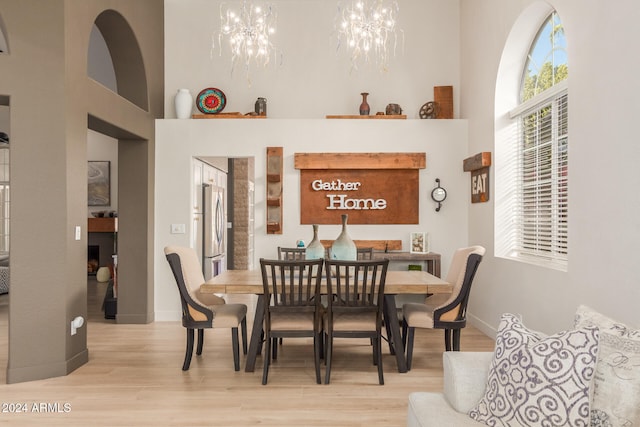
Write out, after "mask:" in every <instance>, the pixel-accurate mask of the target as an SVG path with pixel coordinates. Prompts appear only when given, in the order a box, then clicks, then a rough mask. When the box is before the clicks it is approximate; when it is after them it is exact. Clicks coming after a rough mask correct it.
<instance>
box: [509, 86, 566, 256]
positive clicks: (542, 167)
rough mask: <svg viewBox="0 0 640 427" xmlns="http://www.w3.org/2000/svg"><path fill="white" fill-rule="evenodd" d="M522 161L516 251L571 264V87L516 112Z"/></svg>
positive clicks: (521, 254) (516, 216)
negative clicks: (569, 216) (569, 93)
mask: <svg viewBox="0 0 640 427" xmlns="http://www.w3.org/2000/svg"><path fill="white" fill-rule="evenodd" d="M514 120H516V121H517V123H518V127H519V129H518V132H517V133H516V135H517V136H518V139H519V140H518V141H514V143H517V144H519V148H520V149H519V150H518V152H519V155H520V158H519V161H518V165H519V167H518V171H517V174H516V176H517V178H516V179H517V182H518V185H517V192H518V197H516V198H515V200H516V204H515V209H514V210H515V212H514V214H515V215H514V225H515V227H516V230H515V237H516V239H515V242H514V243H515V247H514V248H512V254H513V255H515V256H518V257H533V258H538V259H540V261H544V260H546V261H551V262H557V263H560V264H566V262H567V258H568V247H567V246H568V245H567V242H568V208H569V206H568V159H569V157H568V156H569V153H568V148H569V145H568V142H569V134H568V98H567V93H566V90H564V91H561V92H559V93H557V94H556V95H555V96H554V97H552V98H551V99H550V100H544V102H542V103H539V104H537V105H534V106H533V107H532V108H530V109H528V110H525V111H521V112H519V114H516V115H515V117H514Z"/></svg>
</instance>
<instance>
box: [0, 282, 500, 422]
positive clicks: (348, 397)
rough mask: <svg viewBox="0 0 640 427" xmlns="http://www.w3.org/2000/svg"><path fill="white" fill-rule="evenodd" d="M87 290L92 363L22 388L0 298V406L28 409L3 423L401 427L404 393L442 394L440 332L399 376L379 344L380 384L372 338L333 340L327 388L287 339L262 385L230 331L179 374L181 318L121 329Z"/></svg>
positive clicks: (475, 344) (302, 348)
mask: <svg viewBox="0 0 640 427" xmlns="http://www.w3.org/2000/svg"><path fill="white" fill-rule="evenodd" d="M88 286H89V316H88V317H89V322H88V323H87V325H86V327H87V329H88V330H87V333H88V338H87V346H88V348H89V362H88V363H87V364H85V365H83V366H82V367H80V368H79V369H77V370H76V371H74V372H72V373H71V374H69V375H67V376H64V377H58V378H50V379H46V380H40V381H32V382H27V383H20V384H5V383H6V365H7V335H8V334H7V327H8V319H7V317H8V296H7V295H2V296H0V366H2V367H3V368H4V369H2V371H1V372H0V403H1V404H2V405H3V407H2V408H0V410H1V409H5V410H6V409H10V408H8V407H7V406H6V404H26V406H27V412H26V413H24V412H23V413H6V412H5V413H3V412H0V424H7V425H11V426H33V425H47V426H56V425H65V426H70V425H73V426H147V425H153V426H250V425H257V424H260V425H269V426H367V427H373V426H385V427H386V426H403V425H405V423H406V412H407V396H408V394H409V393H410V392H412V391H420V390H425V391H440V390H441V389H442V351H443V347H444V342H443V341H444V340H443V333H442V331H424V330H419V331H417V332H416V345H415V349H414V360H413V369H412V370H411V371H410V372H408V373H405V374H400V373H398V371H397V370H396V365H395V359H394V357H393V356H391V355H390V354H389V350H388V346H385V347H384V352H383V362H384V374H385V375H384V376H385V385H383V386H380V385H378V377H377V370H376V367H375V366H373V364H372V362H371V357H372V356H371V347H370V346H369V345H368V341H367V340H346V339H340V340H337V341H336V344H335V349H334V366H333V368H332V372H331V384H329V385H325V384H322V385H317V384H315V374H314V368H313V357H312V354H313V350H312V349H313V346H312V343H311V342H310V341H309V340H307V339H287V340H285V343H284V345H283V346H281V347H280V348H279V354H278V360H277V361H276V362H275V363H274V364H273V365H272V366H271V368H270V370H269V384H268V385H266V386H263V385H261V378H262V358H261V357H260V358H258V363H257V365H256V371H255V372H253V373H246V372H244V370H241V371H239V372H235V371H234V370H233V356H232V354H231V348H230V343H231V333H230V331H229V330H207V331H206V332H205V346H204V351H203V354H202V356H199V357H196V356H195V355H194V358H193V361H192V363H191V368H190V370H189V371H187V372H183V371H182V370H181V367H182V361H183V357H184V349H185V331H184V329H183V328H182V326H181V324H180V323H179V322H155V323H152V324H149V325H117V324H115V323H114V321H111V320H105V319H104V317H103V314H102V313H101V312H100V304H101V302H102V295H103V293H104V288H103V285H99V284H96V283H95V282H93V281H90V283H89V284H88ZM240 301H241V302H246V303H248V304H254V303H255V302H254V301H255V299H254V298H249V297H247V298H244V301H243V300H242V297H237V298H236V299H235V301H233V302H240ZM251 310H252V306H251V305H250V311H251ZM251 322H252V319H251V318H249V327H250V325H251ZM493 344H494V343H493V341H492V340H491V339H490V338H488V337H486V336H485V335H484V334H482V333H481V332H479V331H478V330H477V329H475V328H473V327H467V328H466V329H464V330H463V332H462V344H461V347H462V350H463V351H491V350H493ZM43 351H46V349H43ZM243 361H244V359H243V360H242V361H241V362H243ZM323 377H324V370H323ZM34 404H36V407H35V408H40V405H41V404H49V408H48V409H49V410H54V411H55V412H48V413H42V412H40V413H36V412H34ZM56 404H57V405H58V408H59V409H58V408H56V406H55V405H56ZM65 405H66V406H65ZM67 409H68V411H66V410H67ZM443 427H444V426H443Z"/></svg>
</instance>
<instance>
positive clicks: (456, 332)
mask: <svg viewBox="0 0 640 427" xmlns="http://www.w3.org/2000/svg"><path fill="white" fill-rule="evenodd" d="M460 332H461V330H460V329H454V330H453V351H460Z"/></svg>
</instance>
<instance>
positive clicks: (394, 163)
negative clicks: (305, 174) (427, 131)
mask: <svg viewBox="0 0 640 427" xmlns="http://www.w3.org/2000/svg"><path fill="white" fill-rule="evenodd" d="M294 167H295V168H296V169H424V168H426V167H427V154H426V153H295V155H294Z"/></svg>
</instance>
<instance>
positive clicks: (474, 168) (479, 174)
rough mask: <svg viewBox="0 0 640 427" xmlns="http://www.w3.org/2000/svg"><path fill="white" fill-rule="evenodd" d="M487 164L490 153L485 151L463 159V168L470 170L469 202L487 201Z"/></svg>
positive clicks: (489, 160)
mask: <svg viewBox="0 0 640 427" xmlns="http://www.w3.org/2000/svg"><path fill="white" fill-rule="evenodd" d="M489 166H491V153H490V152H487V151H484V152H482V153H478V154H476V155H475V156H473V157H469V158H467V159H464V162H463V165H462V168H463V170H464V171H465V172H471V203H484V202H488V201H489Z"/></svg>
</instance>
